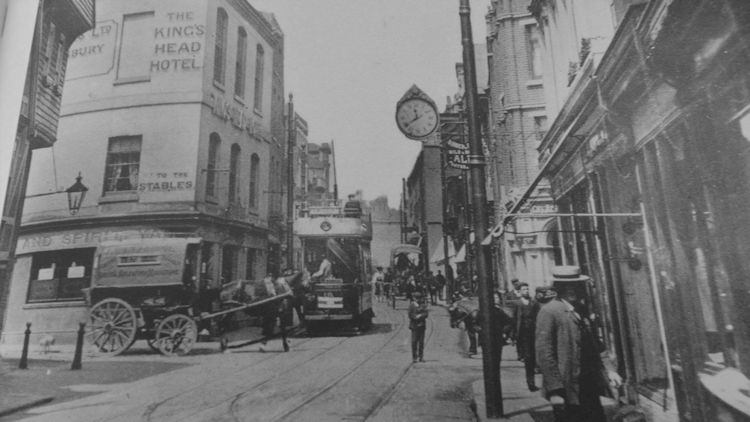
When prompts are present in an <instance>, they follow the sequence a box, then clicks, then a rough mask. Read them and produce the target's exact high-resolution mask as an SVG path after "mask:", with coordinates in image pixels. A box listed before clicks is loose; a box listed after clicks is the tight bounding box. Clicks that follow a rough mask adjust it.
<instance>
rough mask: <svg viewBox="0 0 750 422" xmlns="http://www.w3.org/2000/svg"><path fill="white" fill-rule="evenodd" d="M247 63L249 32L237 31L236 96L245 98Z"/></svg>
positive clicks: (240, 29) (243, 29) (241, 29)
mask: <svg viewBox="0 0 750 422" xmlns="http://www.w3.org/2000/svg"><path fill="white" fill-rule="evenodd" d="M246 62H247V32H245V28H242V27H240V28H239V29H238V30H237V62H236V63H235V66H234V95H236V96H238V97H240V98H244V97H245V63H246Z"/></svg>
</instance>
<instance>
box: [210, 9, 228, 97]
mask: <svg viewBox="0 0 750 422" xmlns="http://www.w3.org/2000/svg"><path fill="white" fill-rule="evenodd" d="M228 20H229V17H228V16H227V12H226V11H225V10H224V9H222V8H219V10H218V11H217V13H216V37H215V41H214V82H216V83H218V84H220V85H224V62H225V61H226V59H227V58H226V55H227V21H228Z"/></svg>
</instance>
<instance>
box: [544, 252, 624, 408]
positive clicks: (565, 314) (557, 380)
mask: <svg viewBox="0 0 750 422" xmlns="http://www.w3.org/2000/svg"><path fill="white" fill-rule="evenodd" d="M589 282H590V278H589V277H587V276H585V275H581V273H580V269H579V268H578V267H575V266H558V267H554V268H553V269H552V287H553V288H554V289H555V290H556V291H557V297H556V298H554V299H552V300H551V301H550V302H549V303H547V304H545V305H543V306H542V307H541V309H540V310H539V314H538V315H537V322H536V359H537V364H538V365H539V368H540V369H541V372H542V392H543V393H544V396H545V397H546V398H547V399H549V400H550V401H551V402H552V404H553V405H557V406H556V409H555V420H556V421H557V422H577V421H587V422H605V421H606V417H605V415H604V409H603V408H602V405H601V402H600V400H599V396H602V395H605V396H609V395H610V392H609V388H608V385H607V383H608V381H609V385H611V386H613V387H619V386H620V384H621V383H622V379H621V378H620V376H619V374H617V372H615V371H614V370H609V371H607V370H606V369H605V362H604V361H603V360H602V359H601V357H600V355H599V353H600V347H599V342H598V339H597V338H596V336H595V333H594V327H593V326H592V324H591V320H590V318H589V316H588V310H587V309H586V302H585V299H586V291H587V289H586V287H587V283H589ZM606 363H609V362H606ZM560 404H562V405H563V406H562V409H560V408H559V405H560Z"/></svg>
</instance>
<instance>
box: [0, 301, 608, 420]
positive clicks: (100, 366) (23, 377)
mask: <svg viewBox="0 0 750 422" xmlns="http://www.w3.org/2000/svg"><path fill="white" fill-rule="evenodd" d="M439 305H440V306H445V305H444V304H443V303H440V304H439ZM0 353H2V356H1V357H0V419H2V420H3V421H5V420H8V421H11V420H20V419H21V418H23V417H25V416H27V414H25V412H23V411H24V410H27V409H29V408H33V407H35V406H40V405H43V404H46V403H49V402H51V401H54V402H55V403H61V402H66V401H69V400H74V399H78V398H82V397H85V396H88V395H92V394H97V393H99V392H101V390H100V389H97V388H101V385H103V384H106V385H110V386H111V385H113V384H127V383H131V382H134V381H137V380H139V379H143V378H146V377H150V376H153V375H156V374H159V373H165V372H169V371H174V370H177V369H181V368H185V367H188V366H192V365H200V363H201V362H202V361H203V358H205V357H206V356H205V355H207V354H218V353H221V351H220V348H219V345H218V343H217V342H207V343H201V342H198V343H196V344H195V346H194V348H193V350H192V351H191V353H190V355H188V356H184V357H181V358H179V359H174V358H170V357H166V356H161V355H159V354H158V353H154V352H153V351H151V350H150V348H149V347H148V345H147V344H146V342H145V341H137V342H136V343H135V344H134V345H133V346H132V347H131V348H130V349H129V350H127V351H126V352H124V353H122V354H121V355H119V356H115V357H103V356H97V355H96V354H94V353H92V352H91V351H84V358H83V365H82V366H83V367H82V369H81V370H71V369H70V366H71V363H72V361H73V355H74V348H73V346H71V345H58V346H52V347H51V348H50V349H49V350H48V351H47V352H46V353H45V352H44V351H42V350H40V349H39V348H38V347H33V346H32V347H31V350H30V352H29V361H28V369H18V362H19V360H20V355H21V350H20V348H16V349H14V348H8V347H7V346H5V347H3V348H2V349H1V350H0ZM503 355H504V356H503V361H502V363H501V384H502V397H503V400H502V405H503V415H504V417H502V418H487V417H486V402H485V394H484V382H483V379H481V378H480V379H477V380H476V381H475V382H473V383H472V384H471V385H470V386H464V387H463V389H464V390H465V391H466V390H468V391H466V394H465V399H464V400H467V401H468V400H471V402H472V407H473V409H474V410H475V413H476V418H477V420H479V421H493V420H501V421H514V422H552V421H553V420H554V418H553V415H552V407H551V405H550V404H549V402H548V401H547V400H545V399H543V398H542V397H541V394H540V393H539V392H530V391H529V390H528V388H527V386H526V380H525V375H524V368H523V363H522V362H519V361H517V360H515V348H513V347H505V348H504V350H503ZM464 361H465V362H466V367H467V369H468V368H469V367H475V368H476V367H477V366H479V367H481V355H476V356H474V357H473V358H467V359H465V360H464ZM537 385H541V376H540V375H537ZM97 386H99V387H97ZM433 405H434V403H433ZM605 408H607V409H608V413H610V414H611V413H612V412H613V409H614V406H613V404H612V403H611V402H610V403H608V404H605Z"/></svg>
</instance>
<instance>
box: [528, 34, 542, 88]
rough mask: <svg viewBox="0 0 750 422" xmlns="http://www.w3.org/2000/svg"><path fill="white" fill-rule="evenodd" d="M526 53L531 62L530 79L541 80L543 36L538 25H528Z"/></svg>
mask: <svg viewBox="0 0 750 422" xmlns="http://www.w3.org/2000/svg"><path fill="white" fill-rule="evenodd" d="M526 52H527V54H528V60H529V79H541V78H542V36H541V34H540V33H539V28H538V27H537V26H536V24H532V25H526Z"/></svg>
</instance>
